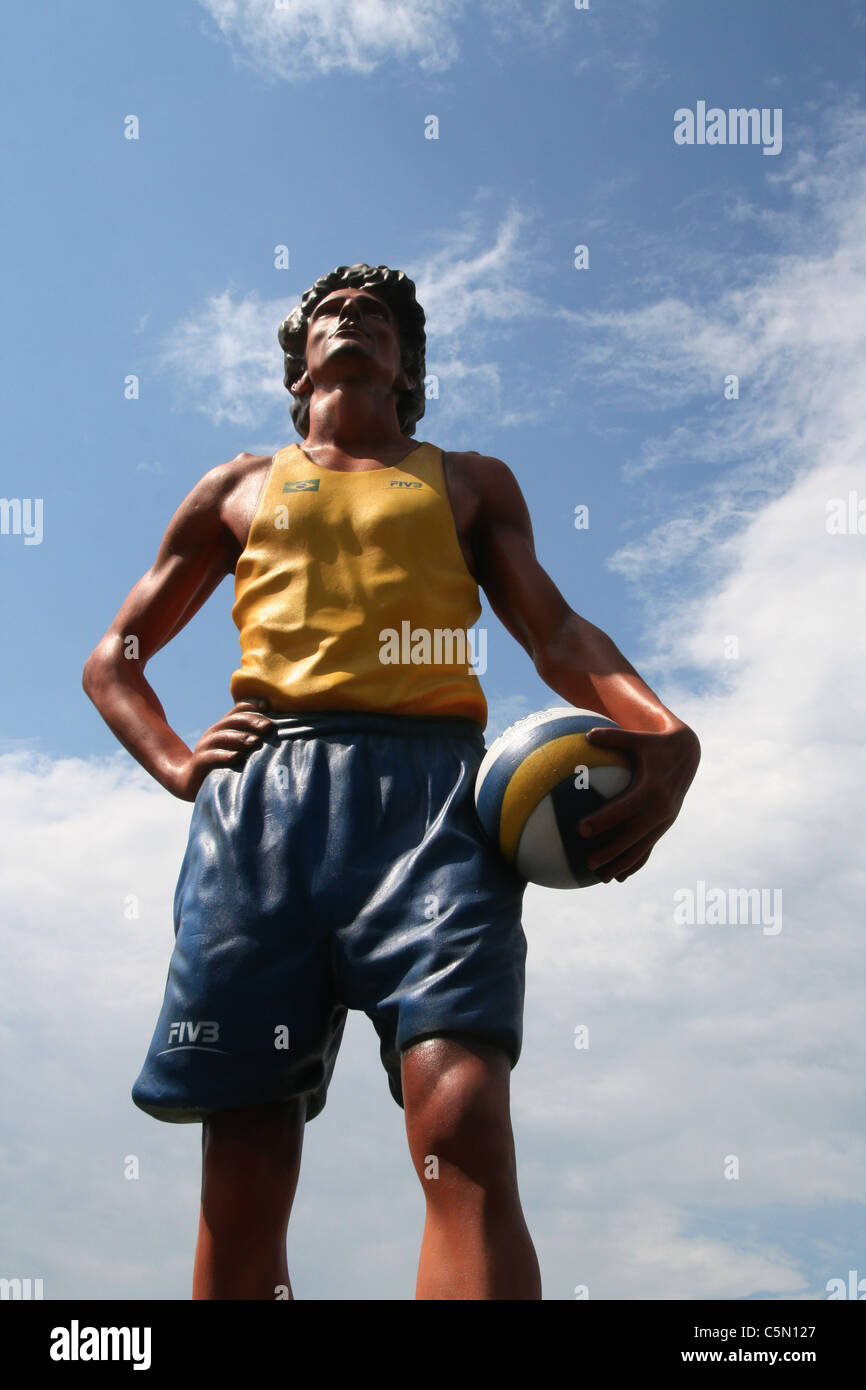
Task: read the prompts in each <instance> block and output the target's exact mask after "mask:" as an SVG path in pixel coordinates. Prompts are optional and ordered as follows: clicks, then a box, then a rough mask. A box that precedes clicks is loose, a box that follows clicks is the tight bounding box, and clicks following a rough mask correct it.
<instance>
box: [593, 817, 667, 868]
mask: <svg viewBox="0 0 866 1390" xmlns="http://www.w3.org/2000/svg"><path fill="white" fill-rule="evenodd" d="M669 824H672V822H668V823H667V824H665V823H664V822H663V823H662V824H661V825H655V826H654V827H653V829H652V831H651V832H650V833H649V834H646V835H640V833H639V832H638V834H637V838H635V832H634V831H630V832H627V833H626V834H625V835H620V836H618V837H617V838H616V839H615V840H612V841H611V842H610V844H608V845H605V846H604V848H603V849H599V850H597V851H596V852H595V854H591V855H590V856H589V858H588V859H587V865H588V867H589V868H590V869H592V871H593V873H594V874H595V875H596V876H597V877H598V878H599V879H600V880H601V882H602V883H610V881H611V879H612V878H615V879H617V880H618V881H620V882H622V880H623V878H627V877H628V875H629V874H630V873H635V872H636V871H637V870H638V869H639V868H642V867H643V865H644V864H645V863H646V861H647V859H649V856H650V853H651V851H652V849H653V847H654V845H655V843H656V841H657V840H659V839H661V837H662V835H663V834H664V833H665V831H666V830H667V829H668V825H669Z"/></svg>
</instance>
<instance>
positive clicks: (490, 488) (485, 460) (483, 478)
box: [448, 449, 526, 515]
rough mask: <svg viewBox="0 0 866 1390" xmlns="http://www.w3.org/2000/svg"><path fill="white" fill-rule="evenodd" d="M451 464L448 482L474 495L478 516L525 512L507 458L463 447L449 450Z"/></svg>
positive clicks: (518, 487)
mask: <svg viewBox="0 0 866 1390" xmlns="http://www.w3.org/2000/svg"><path fill="white" fill-rule="evenodd" d="M448 467H449V483H450V482H451V481H452V480H453V485H454V487H455V489H458V488H459V489H460V491H462V492H463V493H464V494H465V495H466V496H467V497H468V496H471V497H472V498H473V501H474V503H475V506H476V509H477V513H478V514H479V515H481V514H490V513H496V514H500V515H501V514H502V513H503V512H505V513H509V512H514V511H517V512H518V513H521V514H522V513H523V512H524V511H525V508H526V503H525V502H524V500H523V494H522V492H521V490H520V484H519V483H518V481H517V479H516V478H515V476H514V473H513V472H512V470H511V468H509V466H508V464H507V463H506V462H505V461H504V459H500V458H496V457H495V456H494V455H493V454H480V453H478V451H477V450H476V449H464V450H460V451H456V452H454V453H449V455H448Z"/></svg>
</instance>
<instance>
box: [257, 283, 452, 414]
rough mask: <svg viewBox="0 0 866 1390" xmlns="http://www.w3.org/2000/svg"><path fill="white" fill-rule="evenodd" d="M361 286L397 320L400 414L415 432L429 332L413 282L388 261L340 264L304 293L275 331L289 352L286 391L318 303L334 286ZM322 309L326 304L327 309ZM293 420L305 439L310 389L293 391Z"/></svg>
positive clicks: (296, 376) (300, 365)
mask: <svg viewBox="0 0 866 1390" xmlns="http://www.w3.org/2000/svg"><path fill="white" fill-rule="evenodd" d="M339 289H363V290H367V291H369V292H370V293H371V294H374V295H376V297H377V298H378V299H381V300H383V301H384V302H385V303H386V304H387V305H388V307H389V309H390V310H391V312H392V314H393V315H394V318H395V320H396V324H397V329H398V332H399V335H400V359H401V368H402V371H403V373H404V374H405V377H404V379H405V380H407V381H408V383H409V384H408V385H407V386H406V387H403V388H401V387H398V388H397V389H396V397H397V400H396V407H397V419H398V421H399V423H400V428H401V430H402V431H403V433H404V434H409V435H412V434H414V433H415V426H416V424H417V422H418V421H419V420H420V419H421V416H422V415H423V414H424V404H425V396H424V375H425V370H426V367H425V348H426V342H427V338H426V334H425V332H424V310H423V309H422V308H421V305H420V304H419V303H418V301H417V300H416V298H415V286H414V284H413V282H412V281H411V280H410V279H409V277H408V276H407V275H404V273H403V271H402V270H389V268H388V266H386V265H377V266H370V265H366V264H364V263H363V262H361V263H360V264H358V265H338V266H337V268H336V270H332V271H331V272H330V274H328V275H322V276H321V277H320V279H318V280H317V281H316V282H315V284H314V285H312V286H311V287H310V289H308V290H307V292H306V294H304V295H303V296H302V298H301V302H300V304H299V305H298V306H297V308H296V309H293V310H292V312H291V313H290V314H289V317H288V318H287V319H285V320H284V322H283V323H281V324H280V329H279V332H278V334H277V336H278V338H279V342H280V347H281V348H282V349H283V353H284V354H285V373H284V375H283V381H284V383H285V387H286V390H287V391H291V390H292V387H293V386H294V385H295V384H296V383H297V382H299V381H300V378H301V377H302V376H303V374H304V372H305V371H306V367H307V363H306V352H305V349H306V341H307V325H308V324H309V321H310V315H311V314H312V312H313V310H314V309H315V308H316V306H317V305H318V304H319V303H321V301H322V300H323V299H324V298H325V297H326V296H327V295H329V294H332V293H333V291H334V290H339ZM323 312H324V310H323ZM292 420H293V422H294V426H295V429H296V430H297V431H298V434H299V435H300V436H301V438H302V439H304V438H305V437H306V435H307V433H308V432H309V427H310V402H309V394H302V395H293V397H292Z"/></svg>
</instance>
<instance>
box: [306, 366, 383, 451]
mask: <svg viewBox="0 0 866 1390" xmlns="http://www.w3.org/2000/svg"><path fill="white" fill-rule="evenodd" d="M406 441H407V436H406V435H405V434H404V433H403V431H402V430H401V429H400V424H399V421H398V419H397V408H396V401H395V397H394V392H393V390H392V389H385V388H383V387H376V386H373V385H371V384H370V383H368V382H360V381H358V382H355V381H344V382H340V383H339V384H338V385H336V386H334V387H332V388H328V389H321V388H319V389H317V390H314V391H313V393H312V395H311V397H310V425H309V429H308V431H307V437H306V439H305V440H304V444H305V446H307V447H309V448H312V449H316V448H322V447H325V446H327V445H330V446H331V447H333V448H337V449H343V450H344V451H345V452H346V453H359V452H360V453H363V452H365V451H367V452H370V451H372V450H376V449H382V448H387V447H388V446H389V445H398V444H403V443H405V442H406Z"/></svg>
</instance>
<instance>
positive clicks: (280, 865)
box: [132, 710, 526, 1122]
mask: <svg viewBox="0 0 866 1390" xmlns="http://www.w3.org/2000/svg"><path fill="white" fill-rule="evenodd" d="M270 717H271V718H272V720H273V728H272V729H271V730H269V731H268V734H267V736H266V738H265V739H264V740H263V742H262V743H261V744H260V745H259V746H257V747H254V748H253V750H252V752H251V753H249V755H248V756H247V758H246V761H245V762H244V763H243V765H242V766H241V767H239V768H215V769H213V770H212V771H211V772H209V773H208V775H207V776H206V778H205V780H204V782H203V783H202V785H201V787H200V789H199V792H198V795H197V797H196V799H195V805H194V808H193V812H192V820H191V822H190V830H189V843H188V845H187V850H186V854H185V856H184V860H183V864H182V866H181V871H180V878H179V880H178V884H177V890H176V893H175V898H174V929H175V947H174V952H173V954H172V958H171V963H170V966H169V971H168V980H167V983H166V989H165V999H164V1002H163V1006H162V1012H161V1014H160V1017H159V1022H158V1023H157V1026H156V1030H155V1032H154V1035H153V1041H152V1042H151V1045H150V1051H149V1052H148V1055H147V1059H146V1061H145V1063H144V1066H143V1068H142V1070H141V1073H140V1075H139V1077H138V1079H137V1080H136V1082H135V1085H134V1087H133V1090H132V1098H133V1100H134V1101H135V1104H136V1105H137V1106H139V1107H140V1108H141V1109H142V1110H145V1111H147V1113H148V1114H150V1115H153V1116H155V1118H156V1119H159V1120H171V1121H177V1122H184V1121H197V1120H204V1119H206V1118H207V1116H208V1115H210V1114H211V1113H213V1112H214V1111H217V1110H225V1109H235V1108H240V1107H245V1106H252V1105H263V1104H268V1103H271V1102H276V1101H284V1100H289V1099H291V1098H294V1097H298V1096H303V1097H304V1098H305V1101H306V1119H307V1120H311V1119H314V1118H315V1116H316V1115H318V1114H319V1112H320V1111H321V1110H322V1109H323V1107H324V1105H325V1098H326V1094H327V1089H328V1085H329V1083H330V1080H331V1075H332V1073H333V1069H334V1063H335V1062H336V1058H337V1052H338V1049H339V1046H340V1041H341V1038H342V1034H343V1028H344V1026H345V1022H346V1013H347V1010H348V1009H361V1010H363V1011H364V1013H366V1014H367V1016H368V1018H370V1019H372V1021H373V1025H374V1027H375V1028H376V1031H377V1033H378V1035H379V1039H380V1043H381V1046H380V1055H381V1058H382V1063H383V1065H384V1067H385V1069H386V1071H387V1074H388V1081H389V1085H390V1088H391V1094H392V1095H393V1097H394V1099H395V1100H396V1101H397V1103H398V1105H401V1106H402V1104H403V1094H402V1087H401V1081H400V1054H401V1052H402V1051H403V1050H404V1049H405V1048H406V1047H408V1045H409V1044H410V1043H411V1042H413V1041H417V1040H418V1039H419V1038H423V1037H430V1036H434V1035H440V1034H446V1035H447V1034H451V1035H455V1036H458V1037H460V1038H463V1039H464V1040H466V1041H470V1042H471V1041H478V1042H484V1043H488V1044H492V1045H493V1046H496V1047H499V1048H501V1049H502V1050H503V1051H505V1052H506V1053H507V1054H508V1057H509V1058H510V1061H511V1065H512V1067H513V1066H515V1065H516V1063H517V1060H518V1058H519V1056H520V1049H521V1043H522V1037H523V997H524V964H525V959H526V938H525V936H524V933H523V927H522V924H521V910H522V904H523V893H524V890H525V887H526V880H525V879H523V878H522V877H520V876H519V875H518V874H517V873H516V871H515V870H514V869H512V868H511V867H510V866H509V865H508V864H507V863H506V862H505V860H504V859H502V858H501V856H500V854H499V852H498V850H497V849H496V848H495V847H494V846H493V845H492V844H491V843H490V842H489V841H488V840H487V838H486V836H485V834H484V831H483V830H482V829H481V826H480V824H479V822H478V819H477V816H476V812H475V803H474V786H475V775H476V772H477V770H478V765H479V763H480V761H481V759H482V757H483V756H484V752H485V747H484V735H483V731H482V729H481V726H480V725H479V724H477V723H476V722H475V721H474V720H470V719H463V718H458V717H456V716H455V717H438V718H433V717H423V718H422V717H417V716H412V715H391V714H384V713H381V714H380V713H368V712H366V711H357V710H351V711H345V712H344V711H322V712H320V711H315V712H311V713H310V714H303V715H278V714H272V715H271V716H270Z"/></svg>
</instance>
